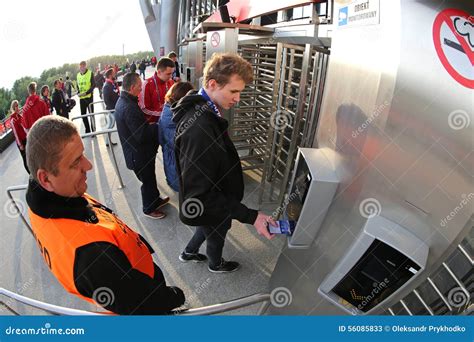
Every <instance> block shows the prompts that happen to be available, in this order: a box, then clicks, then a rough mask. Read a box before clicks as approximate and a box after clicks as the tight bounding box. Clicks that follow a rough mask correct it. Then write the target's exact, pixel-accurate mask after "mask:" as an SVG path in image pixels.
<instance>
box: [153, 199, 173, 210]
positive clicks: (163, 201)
mask: <svg viewBox="0 0 474 342" xmlns="http://www.w3.org/2000/svg"><path fill="white" fill-rule="evenodd" d="M160 200H161V201H160V204H159V205H158V206H157V207H156V209H160V208H161V207H164V206H165V205H167V204H168V202H169V201H170V198H169V197H168V196H166V197H161V198H160ZM156 209H155V210H156Z"/></svg>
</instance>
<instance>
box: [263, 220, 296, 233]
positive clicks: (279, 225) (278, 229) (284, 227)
mask: <svg viewBox="0 0 474 342" xmlns="http://www.w3.org/2000/svg"><path fill="white" fill-rule="evenodd" d="M275 222H276V226H274V225H272V224H268V231H269V232H270V234H285V235H292V234H293V231H294V230H295V226H296V223H295V221H289V220H278V221H275Z"/></svg>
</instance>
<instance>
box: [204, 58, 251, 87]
mask: <svg viewBox="0 0 474 342" xmlns="http://www.w3.org/2000/svg"><path fill="white" fill-rule="evenodd" d="M233 75H237V76H239V77H240V78H241V79H242V80H243V81H244V82H245V83H246V84H248V83H251V82H252V81H253V69H252V65H251V64H250V63H249V62H247V61H246V60H245V59H243V58H242V57H240V56H239V55H236V54H233V53H215V54H213V55H212V57H211V59H210V60H208V61H207V63H206V66H205V67H204V78H203V84H204V85H205V86H207V85H208V83H209V80H216V82H217V84H219V85H220V86H222V87H223V86H225V85H226V84H227V83H229V80H230V78H231V77H232V76H233Z"/></svg>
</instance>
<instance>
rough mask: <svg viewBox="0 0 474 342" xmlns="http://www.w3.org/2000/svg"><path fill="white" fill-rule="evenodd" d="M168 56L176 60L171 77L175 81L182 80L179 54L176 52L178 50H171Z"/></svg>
mask: <svg viewBox="0 0 474 342" xmlns="http://www.w3.org/2000/svg"><path fill="white" fill-rule="evenodd" d="M168 58H170V59H171V60H172V61H173V62H174V65H175V68H174V71H173V76H172V77H171V79H172V80H173V81H175V82H179V81H181V75H180V73H179V63H178V55H177V54H176V52H174V51H171V52H170V53H169V54H168Z"/></svg>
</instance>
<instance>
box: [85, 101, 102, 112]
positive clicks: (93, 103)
mask: <svg viewBox="0 0 474 342" xmlns="http://www.w3.org/2000/svg"><path fill="white" fill-rule="evenodd" d="M97 103H105V101H104V100H101V101H95V102H91V103H89V105H88V106H87V107H88V109H89V113H90V112H91V106H93V105H95V104H97Z"/></svg>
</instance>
